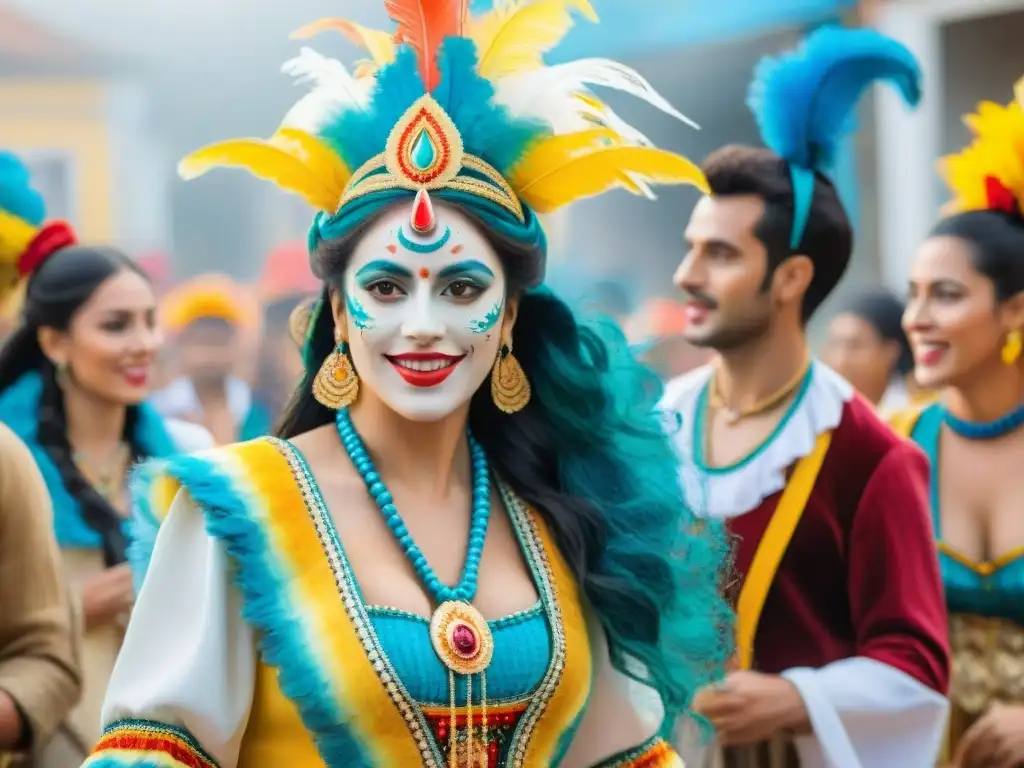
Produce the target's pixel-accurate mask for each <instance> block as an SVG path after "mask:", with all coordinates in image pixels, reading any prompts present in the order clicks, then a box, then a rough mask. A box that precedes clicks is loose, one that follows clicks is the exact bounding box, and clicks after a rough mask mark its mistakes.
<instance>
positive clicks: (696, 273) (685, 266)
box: [672, 251, 704, 291]
mask: <svg viewBox="0 0 1024 768" xmlns="http://www.w3.org/2000/svg"><path fill="white" fill-rule="evenodd" d="M698 262H699V259H697V257H696V256H695V255H694V253H693V252H692V251H691V252H690V253H688V254H686V256H684V257H683V260H682V261H681V262H679V266H678V267H676V271H675V274H673V275H672V284H673V285H675V287H676V288H678V289H679V290H681V291H690V290H691V289H694V288H701V287H702V286H703V285H704V276H703V274H701V272H702V270H700V267H699V264H698Z"/></svg>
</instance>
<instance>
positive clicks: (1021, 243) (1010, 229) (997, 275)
mask: <svg viewBox="0 0 1024 768" xmlns="http://www.w3.org/2000/svg"><path fill="white" fill-rule="evenodd" d="M929 237H956V238H959V239H960V240H963V241H964V242H966V243H967V244H968V245H969V246H970V247H971V251H972V256H973V263H974V268H975V269H976V270H977V271H978V272H979V274H982V275H984V276H985V277H987V278H988V279H989V280H991V281H992V284H993V286H994V287H995V294H996V301H1000V302H1002V301H1006V300H1007V299H1009V298H1012V297H1013V296H1015V295H1016V294H1018V293H1020V292H1021V291H1024V214H1021V213H1004V212H1002V211H967V212H964V213H958V214H954V215H953V216H950V217H948V218H945V219H942V220H941V221H939V222H938V223H937V224H936V225H935V226H934V227H933V228H932V231H931V233H930V234H929Z"/></svg>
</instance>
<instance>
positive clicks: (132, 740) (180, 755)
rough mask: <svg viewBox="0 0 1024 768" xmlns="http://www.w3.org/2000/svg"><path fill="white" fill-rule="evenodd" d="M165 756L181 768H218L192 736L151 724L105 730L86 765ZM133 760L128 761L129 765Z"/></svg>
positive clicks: (120, 723) (127, 723)
mask: <svg viewBox="0 0 1024 768" xmlns="http://www.w3.org/2000/svg"><path fill="white" fill-rule="evenodd" d="M147 753H149V754H153V753H156V754H159V755H161V756H162V757H163V756H166V757H167V758H168V759H169V760H171V761H173V763H171V764H172V765H175V766H181V767H182V768H218V766H217V761H216V760H214V759H213V758H212V757H210V756H209V755H208V754H207V753H206V752H205V751H204V750H203V748H202V747H201V746H200V745H199V742H197V741H196V740H195V739H194V738H193V737H192V735H191V734H189V733H188V732H187V731H185V730H184V729H181V728H175V727H174V726H171V725H165V724H164V723H158V722H155V721H152V720H135V719H132V720H118V721H116V722H113V723H111V724H110V725H108V726H107V727H106V728H105V729H104V730H103V736H102V737H100V740H99V742H98V743H97V744H96V747H95V748H94V749H93V751H92V754H91V755H90V757H89V759H88V760H86V761H85V763H84V764H83V768H84V767H85V766H88V765H90V764H91V763H93V762H97V763H99V762H101V761H103V760H107V759H109V758H112V757H116V756H117V755H118V754H122V755H125V756H126V757H129V756H132V755H137V756H142V755H145V754H147ZM132 762H134V760H131V761H129V760H127V759H126V760H125V765H130V764H131V763H132Z"/></svg>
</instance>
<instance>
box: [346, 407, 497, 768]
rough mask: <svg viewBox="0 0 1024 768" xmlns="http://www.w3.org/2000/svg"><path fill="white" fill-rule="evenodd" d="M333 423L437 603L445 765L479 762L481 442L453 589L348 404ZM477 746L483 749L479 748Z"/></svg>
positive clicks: (434, 619) (433, 623) (485, 629)
mask: <svg viewBox="0 0 1024 768" xmlns="http://www.w3.org/2000/svg"><path fill="white" fill-rule="evenodd" d="M335 423H336V424H337V427H338V437H340V438H341V444H342V446H344V448H345V451H346V452H347V453H348V456H349V458H350V459H351V460H352V464H353V465H354V466H355V468H356V471H357V472H359V475H360V477H362V478H363V482H364V483H365V484H366V490H367V492H369V494H370V498H372V499H373V500H374V502H375V503H376V505H377V508H378V509H380V513H381V515H383V516H384V521H385V522H386V523H387V524H388V528H390V529H391V533H392V534H393V535H394V537H395V540H396V541H397V542H398V545H399V546H400V547H401V548H402V552H403V553H405V556H406V558H407V559H408V561H409V562H410V563H411V564H412V567H413V569H414V570H415V571H416V575H417V576H419V578H420V581H421V582H422V583H423V585H424V586H425V587H426V588H427V591H428V592H430V594H431V596H432V597H433V598H434V601H435V602H436V603H437V604H438V605H437V608H436V609H435V610H434V614H433V616H431V618H430V641H431V644H432V645H433V646H434V652H435V653H436V654H437V656H438V658H439V659H440V660H441V662H442V663H443V664H444V665H445V667H447V668H448V694H449V729H448V760H449V765H451V766H455V765H477V763H476V762H475V755H477V754H482V755H484V756H486V755H488V754H489V752H490V751H493V749H492V748H490V747H491V745H489V744H488V736H487V675H486V670H487V666H488V665H489V664H490V663H491V657H492V656H493V654H494V638H493V636H492V635H491V629H490V627H489V626H488V625H487V621H486V620H485V619H484V617H483V616H481V615H480V612H479V611H477V610H476V608H474V607H473V606H472V604H471V603H472V600H473V598H474V597H476V588H477V574H478V573H479V571H480V556H481V555H482V554H483V549H484V539H486V537H487V524H488V523H489V522H490V519H491V475H490V470H489V468H488V466H487V456H486V454H484V450H483V448H481V447H480V444H479V443H478V442H477V441H476V440H474V439H473V436H472V435H469V455H470V459H471V461H472V482H473V513H472V516H471V520H470V526H469V545H468V547H467V549H466V563H465V565H464V566H463V569H462V578H461V579H460V581H459V583H458V584H457V585H455V586H454V587H449V586H447V585H446V584H442V583H441V580H440V579H439V578H438V577H437V574H436V573H434V569H433V568H431V567H430V563H428V562H427V558H426V557H425V556H424V554H423V552H422V551H421V550H420V548H419V547H418V546H417V545H416V542H415V541H413V538H412V535H411V534H410V533H409V529H408V528H406V526H405V522H404V521H403V520H402V516H401V515H400V514H399V512H398V508H397V507H396V506H395V500H394V498H392V496H391V493H390V491H388V489H387V486H386V485H385V484H384V480H383V479H382V478H381V476H380V474H379V473H378V472H377V470H376V468H375V467H374V465H373V460H372V459H371V458H370V454H369V453H368V452H367V450H366V446H365V445H363V441H362V439H361V438H360V437H359V433H358V432H357V431H356V428H355V425H354V424H353V423H352V418H351V416H350V415H349V412H348V409H347V408H342V409H340V410H339V411H338V414H337V417H336V419H335ZM456 675H463V676H465V678H466V717H465V723H466V724H467V727H466V728H465V729H464V734H463V736H462V738H459V737H458V735H457V734H458V730H457V724H458V722H459V718H458V714H457V711H456V707H455V690H456V682H455V676H456ZM474 675H476V676H478V677H479V682H478V686H479V691H480V698H479V707H480V718H479V722H480V725H481V726H482V727H481V728H480V732H482V739H483V740H482V744H478V743H477V738H478V735H477V726H476V724H477V722H478V721H477V720H476V719H474V717H473V676H474ZM478 748H479V749H481V750H482V751H481V752H477V750H478Z"/></svg>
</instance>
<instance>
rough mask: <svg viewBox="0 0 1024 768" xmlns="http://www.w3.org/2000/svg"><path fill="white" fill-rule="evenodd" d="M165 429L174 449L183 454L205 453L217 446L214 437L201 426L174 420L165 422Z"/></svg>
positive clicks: (182, 420)
mask: <svg viewBox="0 0 1024 768" xmlns="http://www.w3.org/2000/svg"><path fill="white" fill-rule="evenodd" d="M164 427H165V428H166V429H167V434H168V435H169V436H170V438H171V442H173V443H174V447H175V448H176V449H177V450H178V451H179V452H181V453H192V452H193V451H203V450H207V449H209V448H213V447H214V446H216V442H215V441H214V439H213V435H211V434H210V432H209V431H208V430H207V429H206V428H205V427H204V426H202V425H201V424H196V423H195V422H192V421H186V420H184V419H173V418H172V419H165V420H164Z"/></svg>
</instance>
